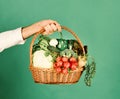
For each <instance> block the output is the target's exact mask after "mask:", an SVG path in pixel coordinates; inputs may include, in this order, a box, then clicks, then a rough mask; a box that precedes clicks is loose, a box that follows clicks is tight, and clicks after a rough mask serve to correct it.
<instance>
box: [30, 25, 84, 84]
mask: <svg viewBox="0 0 120 99" xmlns="http://www.w3.org/2000/svg"><path fill="white" fill-rule="evenodd" d="M62 29H64V30H66V31H68V32H70V33H71V34H72V35H73V36H74V37H75V38H76V40H77V41H78V43H79V45H80V47H81V49H82V51H83V55H85V50H84V47H83V45H82V43H81V41H80V39H79V37H78V36H77V35H76V34H75V33H74V32H73V31H72V30H71V29H69V28H67V27H65V26H62ZM41 32H43V31H40V32H39V33H36V34H35V35H34V37H33V39H32V41H31V44H30V67H29V68H30V71H31V73H32V77H33V79H34V82H35V83H42V84H73V83H76V82H78V81H79V79H80V77H81V75H82V73H83V71H84V66H82V67H81V66H78V68H77V69H76V70H73V71H72V70H71V71H69V72H68V73H67V74H63V73H57V72H56V71H55V70H54V69H45V68H39V67H34V66H33V63H32V58H33V55H32V46H33V44H34V41H35V39H36V38H37V36H38V35H39V34H40V33H41Z"/></svg>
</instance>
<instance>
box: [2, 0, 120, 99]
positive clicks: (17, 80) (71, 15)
mask: <svg viewBox="0 0 120 99" xmlns="http://www.w3.org/2000/svg"><path fill="white" fill-rule="evenodd" d="M119 6H120V1H119V0H0V32H3V31H6V30H11V29H16V28H18V27H22V26H27V25H29V24H32V23H34V22H37V21H40V20H43V19H54V20H57V21H58V22H59V23H60V24H61V25H65V26H67V27H69V28H71V29H72V30H73V31H74V32H76V33H77V35H78V36H79V38H80V39H81V41H82V42H83V43H84V44H86V45H88V47H89V54H90V55H92V56H94V58H95V60H96V63H97V72H96V76H95V77H94V79H93V82H92V86H91V87H87V86H86V85H85V84H84V74H85V73H83V75H82V77H81V79H80V81H79V82H78V83H77V84H74V85H44V84H43V85H42V84H35V83H34V81H33V79H32V76H31V72H30V71H29V69H28V68H29V45H30V41H31V38H29V39H28V40H27V41H26V43H25V44H24V45H18V46H14V47H11V48H9V49H6V50H4V51H3V52H2V53H0V99H120V58H119V55H120V53H119V51H120V44H119V43H120V8H119ZM64 36H65V37H70V38H71V37H72V36H71V35H70V34H65V35H64ZM6 39H7V38H6Z"/></svg>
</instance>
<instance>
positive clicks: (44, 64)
mask: <svg viewBox="0 0 120 99" xmlns="http://www.w3.org/2000/svg"><path fill="white" fill-rule="evenodd" d="M52 60H53V59H52V56H51V55H48V56H47V57H46V56H45V51H44V50H39V51H36V52H34V54H33V66H34V67H41V68H52V67H53V62H52Z"/></svg>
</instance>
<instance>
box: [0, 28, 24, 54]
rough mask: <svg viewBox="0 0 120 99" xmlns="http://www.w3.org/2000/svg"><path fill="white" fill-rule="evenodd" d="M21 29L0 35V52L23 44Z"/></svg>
mask: <svg viewBox="0 0 120 99" xmlns="http://www.w3.org/2000/svg"><path fill="white" fill-rule="evenodd" d="M24 43H25V40H23V37H22V33H21V28H17V29H15V30H10V31H6V32H2V33H0V52H1V51H3V50H4V49H6V48H9V47H12V46H14V45H17V44H24Z"/></svg>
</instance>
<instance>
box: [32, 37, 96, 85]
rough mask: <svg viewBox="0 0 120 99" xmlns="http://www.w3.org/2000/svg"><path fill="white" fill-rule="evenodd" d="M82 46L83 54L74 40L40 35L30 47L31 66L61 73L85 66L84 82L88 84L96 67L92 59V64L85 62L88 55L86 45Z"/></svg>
mask: <svg viewBox="0 0 120 99" xmlns="http://www.w3.org/2000/svg"><path fill="white" fill-rule="evenodd" d="M84 48H85V52H86V55H83V51H82V49H81V46H80V45H79V43H78V41H76V40H65V39H63V38H62V37H61V38H60V39H55V38H50V37H48V36H45V35H40V36H39V38H38V42H37V43H35V44H34V45H33V49H32V54H33V66H34V67H39V68H47V69H54V70H55V71H56V72H57V73H63V74H68V73H69V72H70V71H74V70H76V69H77V68H79V67H85V69H86V74H85V83H86V85H88V86H90V85H91V78H92V77H93V73H95V69H96V68H95V62H94V61H93V63H92V64H89V63H88V62H87V57H88V55H87V51H86V47H84ZM86 64H87V65H86ZM93 64H94V65H93Z"/></svg>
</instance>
